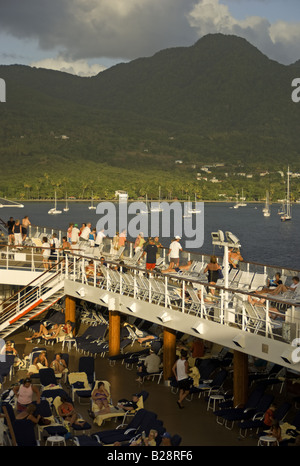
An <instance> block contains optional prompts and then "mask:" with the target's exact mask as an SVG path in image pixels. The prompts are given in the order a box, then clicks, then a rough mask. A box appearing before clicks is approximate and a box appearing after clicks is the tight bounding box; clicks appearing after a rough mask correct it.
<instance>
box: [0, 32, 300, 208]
mask: <svg viewBox="0 0 300 466" xmlns="http://www.w3.org/2000/svg"><path fill="white" fill-rule="evenodd" d="M298 69H299V63H298V62H296V63H294V64H293V65H290V66H285V65H281V64H279V63H277V62H275V61H273V60H270V59H269V58H268V57H266V56H265V55H264V54H262V53H261V52H260V51H259V50H258V49H257V48H255V47H253V46H252V45H250V44H249V43H248V42H247V41H246V40H245V39H241V38H239V37H236V36H225V35H222V34H210V35H207V36H205V37H203V38H202V39H200V40H199V41H198V42H196V43H195V44H194V45H193V46H191V47H178V48H172V49H166V50H162V51H160V52H158V53H156V54H155V55H154V56H152V57H149V58H139V59H137V60H133V61H132V62H130V63H126V64H119V65H116V66H114V67H112V68H110V69H107V70H106V71H104V72H102V73H100V74H98V75H97V76H94V77H91V78H80V77H77V76H73V75H69V74H67V73H62V72H58V71H51V70H45V69H35V68H30V67H26V66H20V65H13V66H0V77H1V78H3V79H4V80H5V82H6V89H7V92H6V103H2V104H0V118H1V121H0V123H1V124H0V140H1V147H0V155H1V161H2V167H3V168H2V173H1V175H0V181H1V184H0V186H1V188H0V195H2V196H5V195H6V196H16V197H23V198H26V197H28V198H29V197H42V196H43V197H45V196H46V197H48V196H50V197H51V196H52V197H53V193H54V188H55V189H56V190H57V192H58V196H61V197H64V196H65V192H68V194H69V195H73V196H76V197H89V196H90V195H91V192H92V191H93V193H94V195H96V196H97V197H99V196H100V197H105V198H110V197H111V196H113V194H114V191H115V190H117V189H125V190H127V191H128V192H129V194H130V195H131V196H132V197H138V196H143V195H145V194H146V193H147V194H148V196H150V197H155V196H156V195H157V192H158V186H159V185H161V186H162V191H163V195H164V196H165V197H169V198H172V197H174V196H177V197H186V196H187V195H188V194H194V192H197V193H198V195H199V197H202V198H203V199H208V198H211V199H218V198H219V195H220V193H222V194H224V193H225V194H226V196H234V195H235V193H236V192H237V191H239V190H240V188H241V186H243V188H244V192H245V193H246V195H247V196H249V197H251V198H253V199H261V198H262V197H263V196H264V194H265V190H266V189H267V188H270V189H269V190H270V192H271V195H273V196H274V197H276V196H279V197H282V196H283V195H284V183H283V181H282V178H281V176H280V175H279V174H278V170H283V171H286V168H287V164H288V163H289V164H290V167H291V170H294V171H296V172H297V171H300V159H299V147H300V144H299V143H300V132H299V129H298V127H299V117H300V104H298V105H297V104H295V103H294V102H293V101H292V99H291V93H292V87H291V82H292V80H293V79H294V78H295V77H297V72H298ZM176 161H177V162H178V161H181V162H182V163H176ZM216 163H218V164H222V167H223V168H221V167H220V165H219V166H218V167H219V168H217V167H214V169H213V170H209V171H210V172H212V173H211V174H210V175H209V176H208V177H207V176H205V177H203V176H201V175H203V172H201V168H203V165H211V164H216ZM265 170H268V171H269V172H272V173H270V175H268V178H265V177H264V179H262V177H260V175H259V174H260V173H261V172H262V171H265ZM241 171H242V172H245V173H247V174H250V173H251V177H250V176H249V178H247V179H246V180H242V181H241V177H240V175H238V174H237V173H238V172H241ZM199 172H201V175H198V176H197V173H199ZM226 173H227V175H226ZM212 176H214V178H215V179H217V180H218V182H216V183H209V181H210V178H211V177H212ZM197 178H198V179H197ZM203 178H207V179H206V180H205V179H203ZM266 179H268V181H267V182H266ZM266 185H267V186H266ZM297 190H298V187H296V191H297ZM294 191H295V190H294ZM299 194H300V193H299ZM295 196H296V197H297V196H298V191H297V192H296V194H295Z"/></svg>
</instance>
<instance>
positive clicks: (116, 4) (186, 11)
mask: <svg viewBox="0 0 300 466" xmlns="http://www.w3.org/2000/svg"><path fill="white" fill-rule="evenodd" d="M216 32H221V33H224V34H235V35H237V36H240V37H244V38H245V39H247V40H248V41H249V42H250V43H252V44H253V45H255V46H256V47H257V48H258V49H259V50H261V51H262V52H263V53H264V54H266V55H267V56H268V57H270V58H272V59H274V60H277V61H278V62H280V63H283V64H290V63H293V62H295V61H296V60H299V59H300V0H0V64H14V63H19V64H26V65H30V66H37V67H44V68H52V69H59V70H62V71H67V72H69V73H75V74H79V75H81V76H89V75H93V74H97V73H98V72H99V71H102V70H103V69H105V68H107V67H110V66H112V65H114V64H116V63H119V62H127V61H130V60H133V59H135V58H139V57H147V56H151V55H153V54H154V53H156V52H158V51H159V50H162V49H165V48H169V47H178V46H190V45H193V44H194V43H195V42H196V41H197V40H198V39H199V38H201V37H203V36H204V35H206V34H208V33H216Z"/></svg>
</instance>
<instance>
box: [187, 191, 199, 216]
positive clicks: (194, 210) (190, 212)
mask: <svg viewBox="0 0 300 466" xmlns="http://www.w3.org/2000/svg"><path fill="white" fill-rule="evenodd" d="M196 206H197V196H196V194H195V208H194V209H188V213H189V214H200V212H201V210H199V209H197V207H196Z"/></svg>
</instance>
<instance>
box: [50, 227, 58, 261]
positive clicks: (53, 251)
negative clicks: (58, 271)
mask: <svg viewBox="0 0 300 466" xmlns="http://www.w3.org/2000/svg"><path fill="white" fill-rule="evenodd" d="M59 246H60V245H59V241H58V238H57V234H56V233H53V235H52V239H51V240H50V256H49V261H50V262H52V263H53V264H57V263H58V250H59Z"/></svg>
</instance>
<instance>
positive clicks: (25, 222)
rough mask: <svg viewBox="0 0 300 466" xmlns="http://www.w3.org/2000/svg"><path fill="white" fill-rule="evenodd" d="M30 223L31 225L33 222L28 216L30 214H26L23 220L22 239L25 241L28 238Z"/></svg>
mask: <svg viewBox="0 0 300 466" xmlns="http://www.w3.org/2000/svg"><path fill="white" fill-rule="evenodd" d="M29 225H31V222H30V220H29V218H28V215H25V217H24V218H23V220H22V235H23V238H22V239H23V242H24V241H25V239H26V236H27V231H28V227H29Z"/></svg>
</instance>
